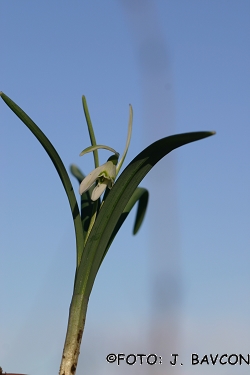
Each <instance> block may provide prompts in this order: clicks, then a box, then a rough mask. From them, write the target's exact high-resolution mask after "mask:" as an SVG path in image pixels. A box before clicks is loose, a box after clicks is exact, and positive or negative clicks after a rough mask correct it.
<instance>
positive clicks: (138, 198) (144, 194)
mask: <svg viewBox="0 0 250 375" xmlns="http://www.w3.org/2000/svg"><path fill="white" fill-rule="evenodd" d="M148 196H149V194H148V191H147V189H144V188H140V187H138V188H136V190H135V191H134V193H133V195H132V197H131V198H130V199H129V201H128V203H127V205H126V207H125V208H124V210H123V212H122V214H121V216H120V217H119V219H118V222H117V224H116V226H115V229H114V230H113V233H112V235H111V237H110V240H109V243H108V245H107V247H106V250H105V253H104V254H103V258H102V260H101V263H102V261H103V259H104V258H105V255H106V254H107V252H108V249H109V248H110V246H111V244H112V242H113V240H114V239H115V236H116V235H117V233H118V231H119V230H120V228H121V226H122V224H123V223H124V221H125V220H126V218H127V217H128V214H129V213H130V211H131V210H132V208H133V207H134V205H135V204H136V203H137V202H138V208H137V212H136V217H135V224H134V229H133V234H136V233H137V232H138V230H139V229H140V227H141V224H142V222H143V219H144V216H145V213H146V209H147V204H148ZM101 263H100V265H101Z"/></svg>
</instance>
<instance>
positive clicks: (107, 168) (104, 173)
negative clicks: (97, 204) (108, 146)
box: [79, 156, 117, 201]
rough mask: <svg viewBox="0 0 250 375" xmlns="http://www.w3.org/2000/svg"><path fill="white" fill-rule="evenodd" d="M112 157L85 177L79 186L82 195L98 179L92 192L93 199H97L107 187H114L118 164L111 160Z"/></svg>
mask: <svg viewBox="0 0 250 375" xmlns="http://www.w3.org/2000/svg"><path fill="white" fill-rule="evenodd" d="M111 158H112V156H111ZM111 158H109V160H108V161H107V162H106V163H105V164H103V165H101V166H100V167H97V168H96V169H94V170H93V171H92V172H91V173H90V174H89V175H88V176H87V177H85V178H84V180H83V181H82V182H81V184H80V187H79V193H80V194H81V195H82V194H83V193H85V191H87V190H89V189H90V188H91V186H92V185H93V184H94V183H95V182H96V181H97V185H96V187H95V188H94V190H93V191H92V194H91V199H92V201H96V200H97V199H98V198H99V197H100V196H101V195H102V193H103V192H104V190H105V189H106V188H107V187H108V188H109V189H111V188H112V186H113V185H114V181H115V178H116V166H115V164H114V161H113V160H110V159H111ZM116 160H117V158H116Z"/></svg>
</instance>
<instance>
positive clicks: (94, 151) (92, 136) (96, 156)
mask: <svg viewBox="0 0 250 375" xmlns="http://www.w3.org/2000/svg"><path fill="white" fill-rule="evenodd" d="M82 105H83V110H84V114H85V118H86V122H87V126H88V131H89V137H90V142H91V144H92V146H96V139H95V133H94V129H93V126H92V121H91V118H90V115H89V109H88V105H87V100H86V98H85V96H84V95H83V96H82ZM93 154H94V162H95V168H97V167H99V158H98V151H97V149H96V150H93Z"/></svg>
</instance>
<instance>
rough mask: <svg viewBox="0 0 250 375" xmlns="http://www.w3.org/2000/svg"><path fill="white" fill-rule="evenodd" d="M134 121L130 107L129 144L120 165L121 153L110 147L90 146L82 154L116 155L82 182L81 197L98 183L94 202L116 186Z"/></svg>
mask: <svg viewBox="0 0 250 375" xmlns="http://www.w3.org/2000/svg"><path fill="white" fill-rule="evenodd" d="M132 121H133V110H132V106H131V105H130V106H129V124H128V136H127V142H126V146H125V150H124V153H123V155H122V157H121V160H120V161H119V163H118V158H119V153H118V152H116V151H115V150H114V149H113V148H111V147H109V146H104V145H95V146H90V147H88V148H86V149H84V150H83V151H82V152H81V153H80V156H82V155H84V154H86V153H88V152H92V151H95V150H97V149H106V150H109V151H111V152H114V155H112V156H111V157H110V158H109V159H108V160H107V162H106V163H105V164H103V165H101V166H100V167H97V168H96V169H94V170H93V171H92V172H91V173H90V174H89V175H88V176H87V177H85V178H84V180H83V181H82V182H81V184H80V187H79V193H80V194H81V195H82V194H83V193H85V191H87V190H89V189H90V188H91V186H92V185H93V184H94V183H95V182H97V185H96V187H95V188H94V190H93V191H92V194H91V200H92V201H96V200H97V199H98V198H99V197H100V196H101V195H102V193H103V192H104V190H105V189H106V188H107V187H108V188H109V189H111V188H112V186H113V185H114V182H115V179H116V176H117V174H118V173H119V170H120V169H121V166H122V164H123V162H124V159H125V157H126V154H127V152H128V147H129V143H130V139H131V133H132Z"/></svg>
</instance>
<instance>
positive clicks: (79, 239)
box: [0, 92, 84, 264]
mask: <svg viewBox="0 0 250 375" xmlns="http://www.w3.org/2000/svg"><path fill="white" fill-rule="evenodd" d="M0 95H1V97H2V99H3V100H4V102H5V103H6V104H7V105H8V107H9V108H10V109H11V110H12V111H13V112H14V113H15V114H16V115H17V116H18V117H19V118H20V120H21V121H22V122H23V123H24V124H25V125H26V126H27V127H28V128H29V129H30V131H31V132H32V133H33V134H34V135H35V137H36V138H37V139H38V141H39V142H40V143H41V145H42V146H43V148H44V149H45V151H46V152H47V154H48V155H49V157H50V159H51V161H52V162H53V164H54V166H55V168H56V170H57V173H58V174H59V177H60V179H61V181H62V184H63V187H64V189H65V191H66V194H67V197H68V200H69V204H70V208H71V212H72V216H73V220H74V226H75V233H76V247H77V264H79V263H80V259H81V254H82V251H83V243H84V239H83V230H82V223H81V217H80V213H79V208H78V204H77V201H76V197H75V194H74V190H73V187H72V185H71V182H70V179H69V176H68V173H67V171H66V169H65V167H64V164H63V162H62V160H61V158H60V156H59V155H58V153H57V151H56V149H55V148H54V146H53V145H52V143H51V142H50V141H49V140H48V138H47V137H46V135H45V134H44V133H43V132H42V131H41V130H40V129H39V127H38V126H37V125H36V124H35V123H34V121H32V120H31V118H30V117H29V116H28V115H27V114H26V113H25V112H24V111H23V110H22V109H21V108H20V107H19V106H18V105H17V104H16V103H14V102H13V101H12V100H11V99H10V98H9V97H8V96H7V95H5V94H4V93H3V92H0Z"/></svg>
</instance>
